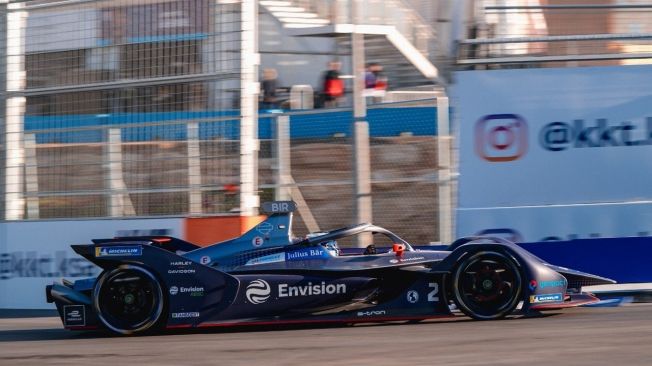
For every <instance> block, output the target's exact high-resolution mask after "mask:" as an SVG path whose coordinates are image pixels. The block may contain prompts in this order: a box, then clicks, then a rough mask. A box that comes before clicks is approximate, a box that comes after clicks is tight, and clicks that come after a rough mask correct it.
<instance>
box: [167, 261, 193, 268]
mask: <svg viewBox="0 0 652 366" xmlns="http://www.w3.org/2000/svg"><path fill="white" fill-rule="evenodd" d="M191 264H192V262H191V261H176V262H170V265H171V266H177V267H182V266H189V265H191Z"/></svg>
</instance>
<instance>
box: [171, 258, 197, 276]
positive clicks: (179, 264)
mask: <svg viewBox="0 0 652 366" xmlns="http://www.w3.org/2000/svg"><path fill="white" fill-rule="evenodd" d="M191 264H192V262H191V261H176V262H170V266H173V267H177V268H170V269H168V274H193V273H195V269H194V268H185V267H187V266H189V265H191Z"/></svg>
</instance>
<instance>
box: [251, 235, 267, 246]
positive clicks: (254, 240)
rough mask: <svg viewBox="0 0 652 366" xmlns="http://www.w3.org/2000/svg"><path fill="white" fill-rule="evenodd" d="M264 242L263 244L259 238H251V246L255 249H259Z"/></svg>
mask: <svg viewBox="0 0 652 366" xmlns="http://www.w3.org/2000/svg"><path fill="white" fill-rule="evenodd" d="M264 242H265V240H264V239H263V238H262V237H260V236H256V237H255V238H253V239H252V240H251V244H253V246H255V247H259V246H261V245H263V243H264Z"/></svg>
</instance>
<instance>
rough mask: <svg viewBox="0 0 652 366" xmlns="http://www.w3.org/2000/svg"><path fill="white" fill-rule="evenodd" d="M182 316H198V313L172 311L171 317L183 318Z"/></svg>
mask: <svg viewBox="0 0 652 366" xmlns="http://www.w3.org/2000/svg"><path fill="white" fill-rule="evenodd" d="M184 318H199V313H197V312H190V313H172V319H184Z"/></svg>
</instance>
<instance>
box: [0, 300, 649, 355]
mask: <svg viewBox="0 0 652 366" xmlns="http://www.w3.org/2000/svg"><path fill="white" fill-rule="evenodd" d="M335 364H339V365H521V364H530V365H531V364H535V365H544V364H545V365H556V366H559V365H615V364H620V365H652V305H649V304H645V305H643V304H641V305H630V306H625V307H619V308H579V309H568V310H563V311H559V312H556V313H554V314H549V315H546V316H542V317H534V318H511V319H507V320H503V321H492V322H478V321H471V320H468V319H466V318H463V317H459V318H456V319H453V320H445V321H441V320H439V321H428V322H424V323H419V324H387V325H357V326H352V327H337V328H333V327H330V328H305V327H304V328H290V329H288V328H285V329H281V330H278V329H274V328H273V327H266V328H256V329H251V328H241V329H237V330H227V331H225V330H223V329H221V330H210V331H201V332H175V333H168V334H164V335H160V336H148V337H114V336H107V335H106V334H102V333H72V332H68V331H65V330H63V329H61V324H60V322H59V319H58V318H22V319H16V318H14V319H0V365H12V366H17V365H113V366H118V365H138V366H142V365H228V366H231V365H265V366H271V365H302V366H313V365H335Z"/></svg>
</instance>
